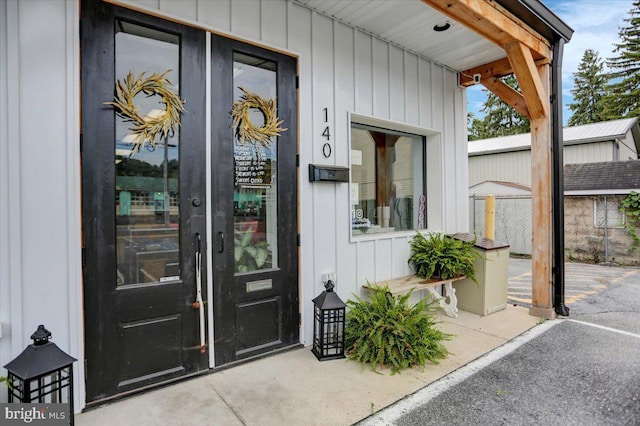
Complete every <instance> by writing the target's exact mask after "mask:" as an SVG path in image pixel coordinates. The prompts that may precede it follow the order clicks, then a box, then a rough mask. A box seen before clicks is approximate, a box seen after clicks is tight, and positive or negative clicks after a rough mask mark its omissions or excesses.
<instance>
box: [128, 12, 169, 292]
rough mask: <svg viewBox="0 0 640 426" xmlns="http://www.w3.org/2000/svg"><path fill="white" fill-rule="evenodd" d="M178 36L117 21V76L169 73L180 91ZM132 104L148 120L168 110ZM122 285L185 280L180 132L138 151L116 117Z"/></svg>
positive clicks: (146, 99)
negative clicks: (155, 112) (182, 277)
mask: <svg viewBox="0 0 640 426" xmlns="http://www.w3.org/2000/svg"><path fill="white" fill-rule="evenodd" d="M179 41H180V40H179V37H178V36H176V35H173V34H168V33H164V32H160V31H157V30H153V29H150V28H145V27H142V26H139V25H135V24H131V23H128V22H124V21H117V22H116V40H115V42H116V60H115V63H116V67H115V68H116V69H115V73H116V75H115V78H116V79H117V80H121V81H122V80H123V79H125V78H126V76H127V74H128V73H129V72H131V73H133V75H134V78H137V77H138V76H139V75H140V74H141V73H143V72H144V73H145V76H143V78H146V77H148V76H150V75H151V74H152V73H156V72H157V73H164V72H165V71H167V70H171V71H170V72H169V73H168V74H167V78H168V79H169V80H170V81H171V82H172V83H173V84H174V87H173V90H174V91H175V92H176V93H179V91H178V86H177V85H176V83H177V82H178V81H180V75H179V69H180V68H179V55H180V51H179ZM133 103H134V104H135V105H136V107H137V108H138V111H139V114H140V115H141V116H142V117H144V116H146V115H148V114H149V113H151V114H153V112H152V111H153V110H164V109H165V106H164V104H163V103H162V102H161V98H160V97H159V96H147V95H146V94H144V93H140V94H138V95H137V96H136V97H135V98H134V101H133ZM115 120H116V122H115V126H116V140H115V154H116V157H115V158H116V160H115V161H116V187H115V205H116V233H117V234H116V235H117V236H116V240H117V241H116V252H117V265H118V270H117V274H118V277H117V284H118V285H126V284H137V283H147V282H158V281H171V280H176V279H179V278H180V262H179V259H180V245H179V238H178V235H179V217H180V208H179V202H178V200H179V197H178V196H179V194H178V188H179V185H178V180H179V160H180V158H179V139H180V138H179V134H178V132H177V131H176V134H174V135H173V136H172V137H169V138H167V139H161V140H160V139H158V140H156V144H155V147H152V146H151V145H150V144H148V143H147V144H145V145H143V146H141V147H140V149H139V150H138V151H137V152H134V150H133V147H134V145H133V143H132V142H131V140H132V134H131V128H132V123H127V122H125V121H124V120H122V119H121V118H120V117H117V116H116V119H115Z"/></svg>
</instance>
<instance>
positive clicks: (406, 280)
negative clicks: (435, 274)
mask: <svg viewBox="0 0 640 426" xmlns="http://www.w3.org/2000/svg"><path fill="white" fill-rule="evenodd" d="M465 278H466V277H465V276H461V277H456V278H449V279H447V280H434V279H430V280H427V279H424V278H421V277H418V276H417V275H407V276H405V277H400V278H392V279H389V280H384V281H380V282H377V283H367V284H365V285H363V286H362V287H363V288H365V289H367V290H371V288H372V287H384V286H385V285H386V286H387V287H389V292H390V293H391V294H392V295H394V296H396V295H399V294H407V293H409V292H410V291H411V290H414V291H415V290H427V291H428V292H429V293H431V295H432V296H433V297H434V298H435V300H437V301H438V303H439V304H440V307H441V308H442V309H443V310H444V312H445V313H446V314H447V315H448V316H450V317H452V318H457V317H458V306H457V305H458V298H457V297H456V289H455V288H453V283H454V282H455V281H460V280H463V279H465ZM442 285H444V290H445V296H444V297H443V296H441V295H440V294H438V292H437V291H436V289H437V288H438V286H442ZM447 299H449V302H447Z"/></svg>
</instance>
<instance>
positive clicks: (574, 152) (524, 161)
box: [469, 117, 640, 186]
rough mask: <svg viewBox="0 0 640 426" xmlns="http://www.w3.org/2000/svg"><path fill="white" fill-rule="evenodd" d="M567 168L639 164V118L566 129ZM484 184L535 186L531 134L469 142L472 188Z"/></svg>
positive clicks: (565, 159)
mask: <svg viewBox="0 0 640 426" xmlns="http://www.w3.org/2000/svg"><path fill="white" fill-rule="evenodd" d="M563 133H564V135H563V140H564V150H563V151H564V152H563V159H564V164H577V163H597V162H602V161H626V160H635V159H637V158H638V153H639V152H640V125H639V124H638V118H637V117H634V118H624V119H620V120H611V121H603V122H600V123H593V124H585V125H582V126H572V127H565V128H564V132H563ZM484 181H503V182H512V183H518V184H522V185H530V184H531V134H530V133H524V134H521V135H512V136H503V137H499V138H490V139H482V140H477V141H472V142H469V186H473V185H477V184H479V183H482V182H484Z"/></svg>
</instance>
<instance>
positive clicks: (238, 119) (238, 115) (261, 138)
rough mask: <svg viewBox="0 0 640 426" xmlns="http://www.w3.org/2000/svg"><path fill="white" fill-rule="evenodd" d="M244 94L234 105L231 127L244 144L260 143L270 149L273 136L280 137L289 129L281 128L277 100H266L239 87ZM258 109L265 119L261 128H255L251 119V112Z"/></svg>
mask: <svg viewBox="0 0 640 426" xmlns="http://www.w3.org/2000/svg"><path fill="white" fill-rule="evenodd" d="M239 89H240V90H242V92H243V93H244V94H243V95H242V96H241V97H240V100H239V101H237V102H234V103H233V109H232V110H231V118H232V119H233V121H232V123H231V126H232V127H234V128H235V129H236V137H237V138H238V140H239V141H240V142H241V143H242V144H244V143H245V142H246V141H250V142H254V143H255V142H259V143H260V144H261V145H262V146H265V147H268V146H269V145H270V144H271V138H272V137H273V136H280V133H282V132H283V131H285V130H287V129H283V128H282V127H280V125H281V124H282V122H283V121H282V120H278V116H277V115H276V100H275V98H272V99H269V100H266V99H264V98H262V97H261V96H259V95H256V94H255V93H251V92H249V91H248V90H245V89H244V88H242V87H239ZM251 109H257V110H258V111H260V113H261V114H262V116H263V117H264V124H263V125H262V126H261V127H257V126H255V125H254V124H253V123H252V122H251V119H250V118H249V111H250V110H251Z"/></svg>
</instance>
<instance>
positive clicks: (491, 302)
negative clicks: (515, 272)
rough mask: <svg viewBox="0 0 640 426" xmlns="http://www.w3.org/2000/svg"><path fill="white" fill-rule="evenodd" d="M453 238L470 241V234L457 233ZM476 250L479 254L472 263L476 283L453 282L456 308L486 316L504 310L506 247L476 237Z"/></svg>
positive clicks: (506, 279)
mask: <svg viewBox="0 0 640 426" xmlns="http://www.w3.org/2000/svg"><path fill="white" fill-rule="evenodd" d="M455 238H458V239H461V240H464V241H473V238H474V236H473V234H457V235H456V236H455ZM475 249H476V250H478V251H479V252H480V254H481V255H482V258H481V259H476V260H475V261H474V267H475V274H476V279H477V280H478V284H476V283H475V282H473V281H472V280H470V279H469V278H466V279H464V280H461V281H457V282H455V283H453V287H454V288H455V289H456V296H457V297H458V309H462V310H463V311H467V312H473V313H474V314H479V315H489V314H492V313H494V312H497V311H500V310H502V309H505V308H506V307H507V287H508V283H509V244H504V243H499V242H496V241H493V240H489V239H486V238H483V237H478V239H477V240H476V243H475Z"/></svg>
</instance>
